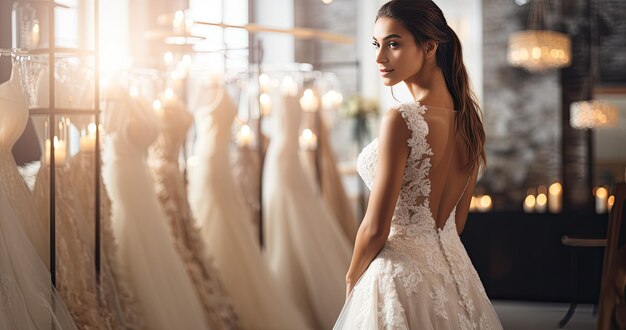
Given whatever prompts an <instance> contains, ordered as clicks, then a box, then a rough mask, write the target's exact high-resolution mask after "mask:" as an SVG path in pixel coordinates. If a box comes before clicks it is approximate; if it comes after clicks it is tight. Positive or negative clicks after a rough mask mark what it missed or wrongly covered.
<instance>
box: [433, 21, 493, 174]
mask: <svg viewBox="0 0 626 330" xmlns="http://www.w3.org/2000/svg"><path fill="white" fill-rule="evenodd" d="M446 26H447V24H446ZM447 29H448V33H449V36H450V41H448V42H445V43H442V44H440V45H439V48H438V49H437V64H438V65H439V67H440V68H441V71H442V72H443V76H444V78H445V80H446V85H447V86H448V90H449V91H450V94H451V95H452V100H453V101H454V108H455V109H457V111H458V112H459V113H458V116H457V118H456V128H457V132H459V134H461V138H462V139H463V141H464V142H465V145H466V146H467V149H468V154H469V155H470V158H469V159H468V163H467V164H466V166H474V165H479V166H482V167H483V168H484V167H485V166H486V165H487V156H486V154H485V149H484V144H485V130H484V128H483V124H482V117H481V115H480V107H479V105H478V101H477V100H476V95H475V94H474V92H473V91H472V88H471V86H470V80H469V76H468V74H467V69H466V68H465V64H464V63H463V51H462V47H461V41H460V40H459V37H458V36H457V34H456V33H455V32H454V30H452V28H450V27H449V26H447Z"/></svg>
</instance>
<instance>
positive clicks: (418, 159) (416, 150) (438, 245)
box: [335, 102, 502, 330]
mask: <svg viewBox="0 0 626 330" xmlns="http://www.w3.org/2000/svg"><path fill="white" fill-rule="evenodd" d="M389 111H399V112H400V114H401V115H402V117H403V118H404V120H405V122H406V124H407V126H408V128H409V130H410V131H411V137H410V138H409V140H408V141H407V144H408V146H409V148H410V152H409V156H408V159H407V164H406V168H405V172H404V178H403V183H402V187H401V190H400V195H399V197H398V201H397V203H396V207H395V210H394V214H393V218H392V220H391V231H390V234H389V237H388V238H387V242H386V243H385V245H384V247H383V249H382V250H381V251H380V253H379V254H378V255H377V256H376V258H375V259H374V260H373V261H372V262H371V264H370V265H369V267H368V269H367V270H366V271H365V273H364V274H363V275H362V276H361V278H360V279H359V280H358V282H357V283H356V285H355V286H354V288H353V290H352V292H351V293H350V295H349V297H348V299H347V301H346V303H345V306H344V308H343V310H342V312H341V315H340V316H339V319H338V320H337V323H336V324H335V329H481V330H483V329H502V325H501V324H500V321H499V320H498V316H497V315H496V313H495V311H494V310H493V307H492V306H491V303H490V301H489V298H487V295H486V294H485V290H484V288H483V285H482V283H481V282H480V278H479V277H478V274H477V273H476V270H475V269H474V267H473V266H472V262H471V260H470V258H469V256H468V255H467V252H466V251H465V248H464V247H463V243H462V242H461V239H460V238H459V234H458V232H457V227H456V223H455V219H456V210H457V207H458V204H459V201H460V200H461V197H462V196H463V194H464V193H465V189H467V186H468V184H467V183H465V188H463V191H462V192H461V194H460V196H461V197H459V198H458V199H457V200H456V203H455V204H454V207H453V209H452V211H451V212H450V214H449V215H448V217H447V218H446V220H445V223H444V225H443V226H441V227H442V228H439V227H440V226H439V225H437V223H436V221H435V216H434V215H433V212H432V210H437V209H439V208H435V207H433V208H432V209H431V205H433V204H434V203H437V204H434V205H438V204H440V203H439V202H438V201H437V200H436V199H434V198H433V197H432V196H431V191H435V187H437V186H436V185H442V184H444V183H445V182H446V181H445V180H446V177H447V176H448V175H449V174H450V170H448V168H445V167H444V166H446V164H451V163H453V161H456V160H454V159H453V158H452V157H453V156H452V155H457V154H459V152H458V148H457V149H455V148H454V147H453V143H452V142H457V141H459V140H458V138H456V137H455V136H454V135H453V134H454V131H453V130H452V129H450V127H453V126H454V124H453V123H454V118H453V117H452V116H454V115H456V114H455V112H454V111H452V110H447V109H446V110H443V109H439V110H436V111H447V112H446V113H437V114H436V115H437V116H442V115H446V116H448V117H447V118H445V119H443V117H439V118H436V120H437V121H436V122H437V123H440V122H444V123H452V124H449V126H448V131H445V129H442V127H441V126H442V125H440V124H439V126H438V127H437V128H438V130H437V131H435V130H433V131H431V132H430V134H429V122H427V121H426V120H425V119H424V116H425V115H426V114H427V112H428V111H431V109H430V107H427V106H423V105H421V104H420V103H418V102H414V103H408V104H403V105H401V106H400V107H398V108H397V109H391V110H389ZM432 111H435V110H432ZM433 115H435V114H433ZM440 119H441V120H440ZM434 134H437V135H436V137H433V135H434ZM431 139H433V140H431ZM433 141H437V143H438V145H437V148H431V145H430V143H433ZM442 141H444V142H442ZM442 144H443V145H442ZM439 152H440V153H441V155H435V153H439ZM435 157H438V158H437V159H439V161H438V163H434V162H433V163H431V159H433V158H435ZM377 158H378V139H374V141H373V142H371V143H370V144H369V145H368V146H366V147H365V148H364V149H363V151H362V152H361V154H360V155H359V157H358V159H357V170H358V172H359V174H360V175H361V177H362V178H363V181H365V183H366V184H367V186H368V188H370V189H371V188H372V184H373V183H374V178H375V174H376V173H375V169H376V162H377ZM442 164H443V165H442ZM439 166H441V169H440V168H439ZM467 182H469V179H467ZM431 183H432V185H431ZM459 189H460V187H459ZM437 190H438V191H440V192H439V196H442V195H443V196H445V194H446V193H447V192H443V191H441V189H439V188H437ZM455 196H456V193H455ZM443 198H444V197H440V199H441V200H443ZM454 198H455V199H456V197H454ZM453 201H454V200H453ZM442 205H443V203H442ZM444 215H445V214H444ZM442 219H443V218H442Z"/></svg>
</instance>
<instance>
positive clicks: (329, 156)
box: [305, 111, 358, 243]
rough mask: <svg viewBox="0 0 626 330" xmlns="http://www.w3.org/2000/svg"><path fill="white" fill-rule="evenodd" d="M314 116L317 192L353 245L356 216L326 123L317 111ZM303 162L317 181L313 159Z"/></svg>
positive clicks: (356, 225)
mask: <svg viewBox="0 0 626 330" xmlns="http://www.w3.org/2000/svg"><path fill="white" fill-rule="evenodd" d="M315 115H316V116H317V118H316V120H318V122H319V128H320V129H319V134H318V139H317V140H318V142H319V146H318V148H319V151H318V155H319V161H318V164H319V190H320V193H321V195H322V198H323V199H324V202H325V203H326V205H327V206H328V209H329V210H330V211H331V213H332V214H333V216H334V218H335V219H336V220H337V222H338V224H339V226H340V227H341V230H342V231H343V233H344V234H345V236H346V238H347V239H348V240H349V241H350V242H351V243H354V240H355V238H356V231H357V227H358V224H357V220H356V215H355V214H354V210H353V209H352V205H351V203H350V200H349V199H348V195H346V190H345V188H344V186H343V182H342V178H341V174H340V173H339V170H338V168H337V158H336V157H335V153H334V151H333V147H332V145H331V143H330V132H329V131H328V127H327V126H326V122H325V121H324V118H323V116H322V114H321V113H320V112H319V111H317V112H316V113H315ZM305 161H306V162H307V165H308V166H307V168H308V169H309V171H310V172H311V177H313V178H316V179H317V173H316V164H315V162H316V160H315V157H308V158H307V159H306V160H305Z"/></svg>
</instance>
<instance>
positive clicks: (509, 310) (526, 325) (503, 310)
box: [493, 300, 595, 330]
mask: <svg viewBox="0 0 626 330" xmlns="http://www.w3.org/2000/svg"><path fill="white" fill-rule="evenodd" d="M493 306H494V308H495V310H496V312H497V313H498V317H500V322H502V326H503V327H504V329H505V330H552V329H558V328H559V326H558V323H559V321H560V320H561V318H563V316H565V313H566V312H567V309H568V307H569V304H567V303H537V302H523V301H502V300H496V301H494V302H493ZM563 329H568V330H593V329H595V316H594V315H592V305H590V304H582V305H578V306H577V307H576V312H575V313H574V316H573V317H572V319H571V320H570V321H569V323H568V324H567V325H566V326H565V327H564V328H563Z"/></svg>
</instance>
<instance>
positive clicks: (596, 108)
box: [570, 100, 619, 129]
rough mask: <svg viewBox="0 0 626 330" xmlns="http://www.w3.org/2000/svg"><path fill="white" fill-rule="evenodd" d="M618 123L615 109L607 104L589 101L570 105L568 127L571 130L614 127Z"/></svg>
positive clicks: (617, 113)
mask: <svg viewBox="0 0 626 330" xmlns="http://www.w3.org/2000/svg"><path fill="white" fill-rule="evenodd" d="M618 121H619V112H618V110H617V107H615V106H614V105H612V104H610V103H608V102H605V101H598V100H591V101H580V102H574V103H572V104H571V105H570V125H572V127H573V128H577V129H589V128H596V127H614V126H616V125H617V122H618Z"/></svg>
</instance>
